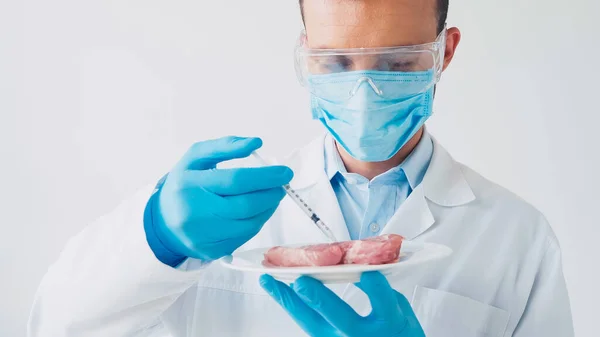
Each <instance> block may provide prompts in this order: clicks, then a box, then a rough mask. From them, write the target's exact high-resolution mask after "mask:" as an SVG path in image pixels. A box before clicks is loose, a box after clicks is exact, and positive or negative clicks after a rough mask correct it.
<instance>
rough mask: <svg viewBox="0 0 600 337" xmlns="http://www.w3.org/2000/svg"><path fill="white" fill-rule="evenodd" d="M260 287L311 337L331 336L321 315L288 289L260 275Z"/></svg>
mask: <svg viewBox="0 0 600 337" xmlns="http://www.w3.org/2000/svg"><path fill="white" fill-rule="evenodd" d="M259 281H260V286H261V287H262V288H263V289H264V290H265V291H266V292H267V294H269V295H270V296H271V297H272V298H273V299H274V300H275V301H276V302H277V303H278V304H279V305H280V306H281V307H282V308H283V309H285V311H287V313H288V314H289V315H290V316H291V317H292V319H293V320H294V321H295V322H296V323H297V324H298V325H299V326H300V327H301V328H302V329H303V330H304V331H305V332H306V333H308V334H309V335H311V336H317V335H318V336H328V335H331V333H330V331H331V330H332V328H331V325H329V324H328V323H327V322H326V321H325V319H323V317H322V316H321V315H319V314H318V313H317V312H316V311H314V310H313V309H311V308H310V307H309V306H308V305H306V303H304V301H302V299H300V297H298V294H296V293H295V292H294V291H293V290H292V289H291V288H290V287H288V286H287V285H286V284H284V283H282V282H279V281H277V280H275V279H274V278H273V277H272V276H270V275H262V276H261V277H260V279H259Z"/></svg>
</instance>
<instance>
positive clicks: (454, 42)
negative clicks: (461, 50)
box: [442, 27, 461, 71]
mask: <svg viewBox="0 0 600 337" xmlns="http://www.w3.org/2000/svg"><path fill="white" fill-rule="evenodd" d="M460 37H461V34H460V30H458V28H456V27H452V28H448V31H447V33H446V53H445V54H444V68H443V69H442V71H443V70H446V68H448V66H449V65H450V62H452V59H453V58H454V53H455V52H456V48H457V47H458V44H459V43H460Z"/></svg>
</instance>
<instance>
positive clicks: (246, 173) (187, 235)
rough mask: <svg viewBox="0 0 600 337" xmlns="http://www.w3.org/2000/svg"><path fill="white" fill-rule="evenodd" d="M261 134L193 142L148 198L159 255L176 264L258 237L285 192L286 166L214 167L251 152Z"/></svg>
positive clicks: (151, 238)
mask: <svg viewBox="0 0 600 337" xmlns="http://www.w3.org/2000/svg"><path fill="white" fill-rule="evenodd" d="M261 146H262V141H261V140H260V139H259V138H239V137H225V138H220V139H216V140H209V141H204V142H200V143H196V144H194V145H193V146H192V147H191V148H190V149H189V151H188V152H187V153H186V154H185V155H184V156H183V158H182V159H181V160H180V161H179V162H178V163H177V164H176V165H175V167H174V168H173V170H172V171H171V172H169V174H168V176H167V178H166V180H165V182H164V185H163V186H162V187H161V188H160V190H159V191H158V192H156V193H155V194H154V197H153V198H151V200H150V201H149V206H148V207H147V209H148V208H149V209H150V211H149V212H147V213H149V216H148V217H146V219H145V229H146V237H147V239H148V243H149V244H150V247H151V248H152V250H153V252H154V254H155V255H156V256H157V258H158V259H159V260H161V261H163V262H164V263H166V264H169V265H171V266H176V265H177V264H179V263H180V262H181V261H183V260H184V259H185V258H186V257H193V258H197V259H200V260H203V261H206V262H208V261H212V260H216V259H219V258H221V257H223V256H225V255H229V254H231V253H232V252H233V251H234V250H236V249H237V248H238V247H240V246H241V245H243V244H244V243H245V242H246V241H248V240H250V239H251V238H252V237H254V236H255V235H256V234H257V233H258V231H259V230H260V229H261V228H262V226H263V225H264V224H265V222H266V221H267V220H268V219H269V218H270V217H271V216H272V215H273V213H274V212H275V210H276V209H277V207H278V206H279V203H280V201H281V200H282V199H283V197H284V196H285V191H284V189H283V188H282V186H283V185H285V184H287V183H289V182H290V180H291V179H292V175H293V173H292V171H291V170H290V169H289V168H288V167H285V166H268V167H260V168H235V169H216V166H217V164H218V163H219V162H222V161H225V160H231V159H235V158H243V157H247V156H249V155H250V154H251V153H252V151H254V150H256V149H258V148H260V147H261Z"/></svg>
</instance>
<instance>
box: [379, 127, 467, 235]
mask: <svg viewBox="0 0 600 337" xmlns="http://www.w3.org/2000/svg"><path fill="white" fill-rule="evenodd" d="M432 139H433V156H432V158H431V162H430V164H429V167H428V169H427V172H426V173H425V176H424V177H423V181H422V182H421V184H420V185H419V186H417V187H416V188H415V189H414V191H413V192H412V193H411V194H410V196H409V197H408V198H407V199H406V201H404V203H403V204H402V205H401V206H400V208H399V209H398V211H396V213H395V214H394V216H392V218H391V219H390V221H389V222H388V224H387V225H386V226H385V227H384V229H383V230H382V234H390V233H394V234H400V235H402V236H404V237H405V238H407V239H409V240H413V239H415V238H416V237H418V236H419V235H421V234H423V233H424V232H425V231H427V230H428V229H429V228H430V227H431V226H432V225H433V224H434V223H435V217H434V215H433V213H432V212H431V210H430V208H429V205H430V203H435V204H437V205H440V206H443V207H455V206H460V205H464V204H466V203H469V202H471V201H473V200H474V199H475V195H474V194H473V191H472V190H471V188H470V186H469V184H468V182H467V180H466V179H465V177H464V176H463V173H462V170H461V168H460V165H459V164H458V163H457V162H455V161H454V159H452V157H451V156H450V154H448V152H446V150H445V149H444V148H443V147H442V146H441V145H440V144H439V143H438V142H437V141H436V140H435V139H434V138H433V137H432Z"/></svg>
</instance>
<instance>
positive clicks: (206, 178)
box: [182, 166, 294, 196]
mask: <svg viewBox="0 0 600 337" xmlns="http://www.w3.org/2000/svg"><path fill="white" fill-rule="evenodd" d="M183 176H184V178H182V179H183V180H184V182H183V184H185V185H189V186H200V187H202V188H204V189H205V190H207V191H209V192H212V193H214V194H218V195H221V196H230V195H239V194H244V193H250V192H255V191H260V190H268V189H271V188H275V187H281V186H283V185H285V184H287V183H289V182H290V181H291V180H292V177H293V176H294V174H293V172H292V170H291V169H290V168H289V167H286V166H266V167H249V168H235V169H220V170H209V171H187V172H185V173H184V175H183Z"/></svg>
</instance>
